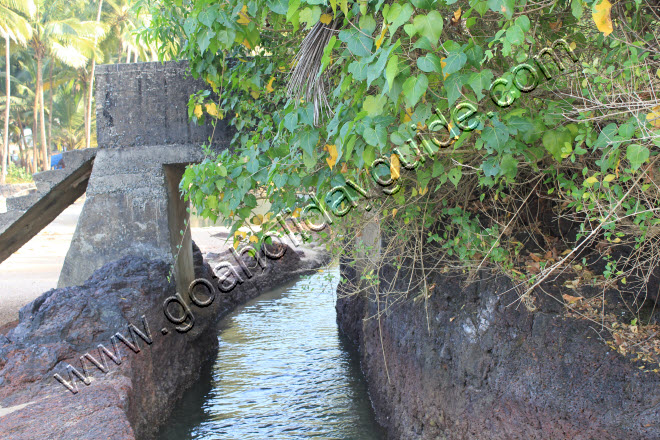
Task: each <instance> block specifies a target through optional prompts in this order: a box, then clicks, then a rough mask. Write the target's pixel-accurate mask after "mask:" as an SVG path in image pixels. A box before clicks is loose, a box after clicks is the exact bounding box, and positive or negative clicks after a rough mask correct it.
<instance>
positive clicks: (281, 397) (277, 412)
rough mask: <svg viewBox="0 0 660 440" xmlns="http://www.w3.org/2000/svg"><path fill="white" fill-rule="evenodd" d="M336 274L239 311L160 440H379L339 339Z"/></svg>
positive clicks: (226, 323)
mask: <svg viewBox="0 0 660 440" xmlns="http://www.w3.org/2000/svg"><path fill="white" fill-rule="evenodd" d="M338 276H339V271H338V269H336V268H335V269H332V270H330V271H326V272H319V273H316V274H314V275H312V276H310V277H307V278H304V279H301V280H298V281H295V282H292V283H291V284H289V285H287V286H284V287H282V288H279V289H275V290H273V291H272V292H270V293H267V294H264V295H262V296H260V297H258V298H257V299H255V300H253V301H251V302H249V303H247V304H245V305H244V306H241V307H239V308H238V309H236V310H235V311H234V312H233V313H231V314H230V315H228V316H227V317H225V318H224V319H223V320H222V322H221V325H220V331H219V334H218V339H219V341H220V349H219V352H218V356H217V358H216V361H215V364H214V365H213V366H212V367H210V368H209V369H208V370H207V371H205V372H204V374H203V375H202V378H201V380H200V381H199V382H198V383H197V384H196V385H195V387H194V388H193V389H191V390H190V391H188V392H187V393H186V395H185V396H184V398H183V399H182V400H181V401H180V402H179V404H178V405H177V407H176V408H175V411H174V413H173V414H172V417H170V419H169V421H168V423H167V425H166V426H164V427H163V429H162V430H161V433H160V437H159V438H160V440H186V439H204V440H211V439H213V440H225V439H227V440H230V439H231V440H270V439H274V440H293V439H311V438H313V439H328V440H329V439H337V440H348V439H351V440H372V439H373V440H381V439H383V438H385V435H384V433H383V431H382V430H381V429H380V427H379V426H378V425H377V423H376V422H375V419H374V415H373V410H372V407H371V403H370V401H369V397H368V395H367V389H366V384H365V382H364V377H363V375H362V372H361V371H360V365H359V361H358V359H357V354H356V353H355V352H354V351H353V347H352V346H351V345H350V343H349V342H348V341H347V340H346V339H345V338H344V337H343V335H341V334H340V333H339V330H338V328H337V323H336V315H335V307H334V306H335V294H334V292H335V290H336V287H337V282H338Z"/></svg>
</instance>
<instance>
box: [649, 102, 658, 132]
mask: <svg viewBox="0 0 660 440" xmlns="http://www.w3.org/2000/svg"><path fill="white" fill-rule="evenodd" d="M646 120H647V121H649V124H651V125H652V126H653V127H655V128H660V105H656V106H655V107H653V108H652V109H651V113H649V114H648V115H646Z"/></svg>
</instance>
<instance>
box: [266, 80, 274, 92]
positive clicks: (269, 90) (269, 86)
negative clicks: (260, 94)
mask: <svg viewBox="0 0 660 440" xmlns="http://www.w3.org/2000/svg"><path fill="white" fill-rule="evenodd" d="M273 81H275V77H274V76H271V77H270V81H268V84H266V92H268V93H273V92H274V91H275V89H274V88H273Z"/></svg>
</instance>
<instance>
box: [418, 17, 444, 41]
mask: <svg viewBox="0 0 660 440" xmlns="http://www.w3.org/2000/svg"><path fill="white" fill-rule="evenodd" d="M413 26H414V29H415V32H416V33H417V34H420V35H421V36H423V37H426V38H428V39H429V41H430V42H431V44H433V45H434V46H436V45H437V44H438V40H439V39H440V34H441V33H442V26H443V23H442V16H441V15H440V13H439V12H437V11H431V12H429V13H428V15H418V16H416V17H415V19H414V20H413Z"/></svg>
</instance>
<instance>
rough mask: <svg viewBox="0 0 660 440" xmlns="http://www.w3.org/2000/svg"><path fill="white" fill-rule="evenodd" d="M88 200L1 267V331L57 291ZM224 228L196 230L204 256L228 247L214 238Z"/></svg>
mask: <svg viewBox="0 0 660 440" xmlns="http://www.w3.org/2000/svg"><path fill="white" fill-rule="evenodd" d="M83 203H84V196H83V197H81V198H80V199H78V200H77V201H76V202H75V203H74V204H73V205H71V206H69V207H68V208H67V209H66V210H64V212H62V214H60V215H59V216H58V217H57V218H56V219H55V220H54V221H53V222H52V223H51V224H50V225H48V226H47V227H46V228H45V229H44V230H42V231H41V232H40V233H39V234H37V236H35V237H34V238H33V239H32V240H30V241H29V242H28V243H27V244H25V245H24V246H23V247H22V248H21V249H19V250H18V252H16V253H14V254H13V255H12V256H11V257H9V258H8V259H6V260H5V261H3V262H2V263H0V292H1V293H0V327H2V326H3V325H4V324H7V323H9V322H12V321H15V320H16V319H18V310H19V309H20V308H21V307H23V306H24V305H25V304H27V303H29V302H30V301H32V300H34V299H35V298H37V297H38V296H39V295H41V294H42V293H43V292H46V291H47V290H50V289H53V288H55V287H57V280H58V278H59V276H60V271H61V270H62V265H63V264H64V257H65V256H66V253H67V251H68V250H69V245H70V244H71V237H72V236H73V233H74V231H75V229H76V224H77V223H78V217H79V216H80V212H81V210H82V206H83ZM223 231H226V229H224V228H217V227H210V228H193V229H192V236H193V240H195V242H196V243H197V244H198V246H199V247H200V249H202V250H203V251H204V252H209V251H214V252H215V251H217V250H218V249H220V248H223V247H225V245H224V240H222V239H219V238H218V237H214V236H213V235H214V234H218V233H221V232H223Z"/></svg>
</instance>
